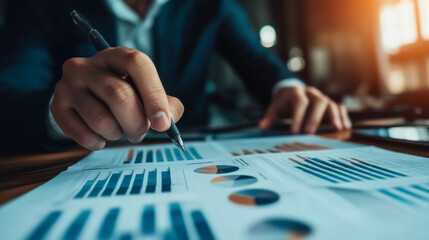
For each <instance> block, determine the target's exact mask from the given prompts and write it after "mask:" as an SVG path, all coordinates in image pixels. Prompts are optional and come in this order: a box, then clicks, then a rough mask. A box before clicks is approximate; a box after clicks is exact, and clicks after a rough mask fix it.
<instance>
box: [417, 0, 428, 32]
mask: <svg viewBox="0 0 429 240" xmlns="http://www.w3.org/2000/svg"><path fill="white" fill-rule="evenodd" d="M419 8H420V22H421V29H422V37H423V38H424V39H428V40H429V0H419Z"/></svg>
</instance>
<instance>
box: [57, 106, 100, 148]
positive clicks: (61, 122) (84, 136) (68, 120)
mask: <svg viewBox="0 0 429 240" xmlns="http://www.w3.org/2000/svg"><path fill="white" fill-rule="evenodd" d="M54 98H55V97H54ZM52 103H53V104H51V112H52V115H53V116H54V119H55V121H56V123H57V124H58V126H59V127H60V128H61V129H62V130H63V132H64V133H65V134H67V136H69V137H70V138H72V139H73V140H74V141H76V142H77V143H78V144H80V145H81V146H83V147H85V148H87V149H89V150H100V149H102V148H103V147H104V145H105V144H106V141H105V140H104V139H103V138H102V137H101V136H99V135H98V134H96V133H95V132H94V131H92V130H91V129H90V128H89V127H88V126H87V125H86V124H85V123H84V122H83V120H82V119H81V118H80V117H79V115H78V114H77V113H76V112H75V111H74V110H73V109H71V108H69V107H66V106H59V105H58V104H55V103H54V101H53V102H52ZM58 113H61V114H58Z"/></svg>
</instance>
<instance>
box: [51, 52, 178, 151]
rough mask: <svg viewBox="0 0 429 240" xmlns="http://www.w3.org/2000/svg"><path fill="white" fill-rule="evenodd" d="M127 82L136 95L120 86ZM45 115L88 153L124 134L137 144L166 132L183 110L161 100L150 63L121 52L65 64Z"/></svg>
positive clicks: (160, 89) (164, 97) (142, 56)
mask: <svg viewBox="0 0 429 240" xmlns="http://www.w3.org/2000/svg"><path fill="white" fill-rule="evenodd" d="M127 76H130V77H131V78H132V79H133V81H134V83H135V85H136V86H137V89H138V92H136V91H135V90H134V89H133V87H132V86H131V85H130V84H129V83H127V82H126V81H125V78H126V77H127ZM139 95H140V96H141V98H142V101H143V104H141V101H140V100H139ZM50 109H51V112H52V115H53V116H54V119H55V121H56V122H57V124H58V126H59V127H60V128H61V129H62V130H63V132H64V133H65V134H66V135H68V136H69V137H71V138H72V139H73V140H75V141H76V142H77V143H79V144H80V145H82V146H84V147H86V148H88V149H91V150H98V149H102V148H103V147H104V145H105V143H106V140H118V139H119V138H120V137H121V136H122V135H123V134H125V135H126V136H127V137H128V139H129V141H130V142H133V143H137V142H140V141H142V140H143V138H144V136H145V135H146V132H147V131H148V130H149V128H152V129H154V130H156V131H160V132H162V131H166V130H167V129H169V128H170V124H171V121H170V118H173V120H174V121H178V120H179V119H180V117H181V116H182V114H183V110H184V108H183V105H182V103H181V102H180V101H179V100H178V99H177V98H174V97H170V96H167V95H166V93H165V91H164V87H163V86H162V83H161V81H160V79H159V76H158V73H157V71H156V68H155V66H154V64H153V63H152V61H151V60H150V58H149V57H148V56H146V55H145V54H143V53H141V52H139V51H137V50H133V49H129V48H122V47H118V48H109V49H106V50H104V51H102V52H99V53H98V54H96V55H94V56H93V57H90V58H72V59H69V60H67V61H66V62H65V63H64V65H63V77H62V79H61V80H60V81H59V82H58V83H57V85H56V87H55V92H54V98H53V100H52V103H51V106H50Z"/></svg>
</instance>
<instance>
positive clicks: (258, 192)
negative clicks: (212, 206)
mask: <svg viewBox="0 0 429 240" xmlns="http://www.w3.org/2000/svg"><path fill="white" fill-rule="evenodd" d="M279 198H280V196H279V195H278V194H277V193H276V192H273V191H271V190H266V189H247V190H241V191H238V192H235V193H233V194H231V195H229V197H228V199H229V201H231V202H233V203H236V204H239V205H244V206H263V205H268V204H272V203H275V202H277V201H278V200H279Z"/></svg>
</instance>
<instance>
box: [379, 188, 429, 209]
mask: <svg viewBox="0 0 429 240" xmlns="http://www.w3.org/2000/svg"><path fill="white" fill-rule="evenodd" d="M377 191H378V193H380V194H382V195H383V196H384V197H387V198H388V199H391V200H393V201H396V202H398V203H402V204H405V205H408V206H414V207H417V206H421V205H429V184H413V185H409V186H400V187H393V188H386V189H378V190H377Z"/></svg>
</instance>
